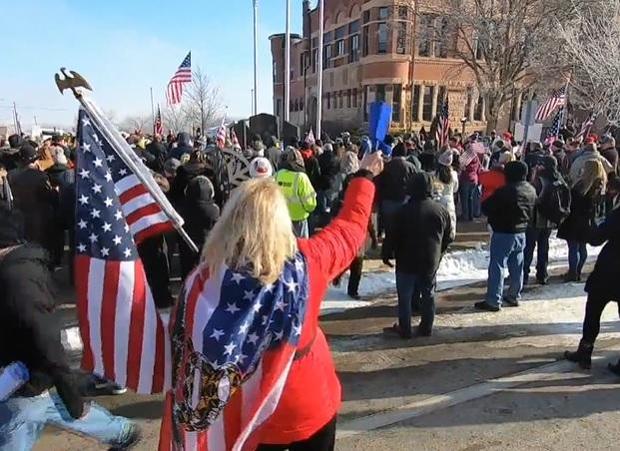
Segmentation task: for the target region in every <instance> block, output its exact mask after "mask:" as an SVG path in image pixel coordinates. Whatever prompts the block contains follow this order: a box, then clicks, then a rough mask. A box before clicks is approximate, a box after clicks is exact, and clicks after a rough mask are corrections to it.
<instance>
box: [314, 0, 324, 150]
mask: <svg viewBox="0 0 620 451" xmlns="http://www.w3.org/2000/svg"><path fill="white" fill-rule="evenodd" d="M324 13H325V0H319V56H318V61H317V65H318V73H317V83H316V90H317V99H316V133H315V136H316V137H317V138H319V139H320V138H321V121H322V119H323V31H324V21H325V19H324Z"/></svg>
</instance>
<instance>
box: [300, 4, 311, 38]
mask: <svg viewBox="0 0 620 451" xmlns="http://www.w3.org/2000/svg"><path fill="white" fill-rule="evenodd" d="M302 8H303V11H304V12H303V14H304V20H303V25H304V39H310V34H311V31H310V0H304V2H303V6H302Z"/></svg>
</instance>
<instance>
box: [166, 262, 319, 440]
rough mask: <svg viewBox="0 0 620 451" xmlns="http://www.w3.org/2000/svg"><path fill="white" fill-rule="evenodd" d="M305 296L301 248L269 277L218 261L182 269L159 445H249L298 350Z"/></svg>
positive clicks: (269, 412)
mask: <svg viewBox="0 0 620 451" xmlns="http://www.w3.org/2000/svg"><path fill="white" fill-rule="evenodd" d="M307 298H308V276H307V268H306V264H305V261H304V257H303V256H302V255H301V254H297V255H296V257H295V258H294V259H291V260H290V261H289V262H287V263H286V265H285V267H284V270H283V272H282V275H281V276H280V278H279V279H278V280H277V281H276V282H274V283H273V284H267V285H265V284H262V283H261V282H259V281H258V280H256V279H254V278H252V277H251V276H250V275H249V274H248V273H246V272H243V271H240V270H237V271H233V270H231V269H230V268H228V267H226V266H222V267H221V268H219V270H218V271H210V269H209V268H207V267H206V266H205V264H203V265H201V266H199V267H198V268H197V269H196V270H194V272H193V273H192V274H190V276H189V277H188V278H187V280H186V282H185V285H184V288H183V291H182V293H181V295H180V296H179V301H178V304H177V306H176V310H175V312H174V314H173V315H172V318H171V321H170V333H171V336H172V359H173V376H172V380H173V387H172V389H171V390H170V391H169V392H168V394H167V396H166V402H165V410H164V418H163V422H162V427H161V433H160V442H159V450H160V451H170V450H188V451H189V450H191V451H193V450H200V451H203V450H204V451H215V450H236V451H242V450H243V451H245V450H248V451H249V450H252V451H253V450H255V449H256V447H257V445H258V443H257V441H258V440H259V439H260V437H259V436H258V435H257V434H256V432H257V431H259V430H260V427H261V425H263V424H264V423H265V422H266V421H267V420H268V418H269V417H270V416H271V415H272V414H273V413H274V411H275V410H276V408H277V406H278V402H279V400H280V397H281V395H282V392H283V390H284V386H285V384H286V381H287V378H288V375H289V371H290V368H291V365H292V364H293V360H294V358H295V354H296V352H298V349H297V346H298V345H299V339H300V336H301V331H302V328H303V324H304V319H305V313H306V303H307ZM310 346H311V345H310Z"/></svg>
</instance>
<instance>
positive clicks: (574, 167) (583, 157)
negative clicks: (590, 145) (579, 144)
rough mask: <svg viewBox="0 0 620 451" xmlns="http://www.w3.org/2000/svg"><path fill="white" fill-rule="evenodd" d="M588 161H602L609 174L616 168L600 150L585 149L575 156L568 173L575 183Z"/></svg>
mask: <svg viewBox="0 0 620 451" xmlns="http://www.w3.org/2000/svg"><path fill="white" fill-rule="evenodd" d="M586 161H600V162H601V164H602V165H603V168H604V169H605V172H606V173H607V174H609V173H610V172H612V171H613V169H614V168H613V167H612V165H611V163H610V162H609V161H607V159H606V158H605V157H604V156H603V155H601V154H600V152H598V151H589V150H588V151H586V150H583V151H581V152H580V153H579V154H578V155H576V156H575V159H574V160H573V164H571V167H570V171H569V173H568V178H569V179H570V181H571V182H572V183H573V184H575V183H576V182H577V181H578V180H579V177H581V173H582V172H583V169H584V167H585V165H586Z"/></svg>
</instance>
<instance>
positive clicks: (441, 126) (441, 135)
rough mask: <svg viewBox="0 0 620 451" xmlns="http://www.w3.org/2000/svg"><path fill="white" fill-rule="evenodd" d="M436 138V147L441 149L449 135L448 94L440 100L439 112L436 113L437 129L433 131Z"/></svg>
mask: <svg viewBox="0 0 620 451" xmlns="http://www.w3.org/2000/svg"><path fill="white" fill-rule="evenodd" d="M435 135H436V136H435V138H436V139H437V149H441V148H442V147H443V146H445V145H446V144H447V143H448V138H449V137H450V110H449V106H448V96H446V97H445V98H444V99H443V100H442V102H441V107H440V108H439V112H438V113H437V131H436V132H435Z"/></svg>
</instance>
